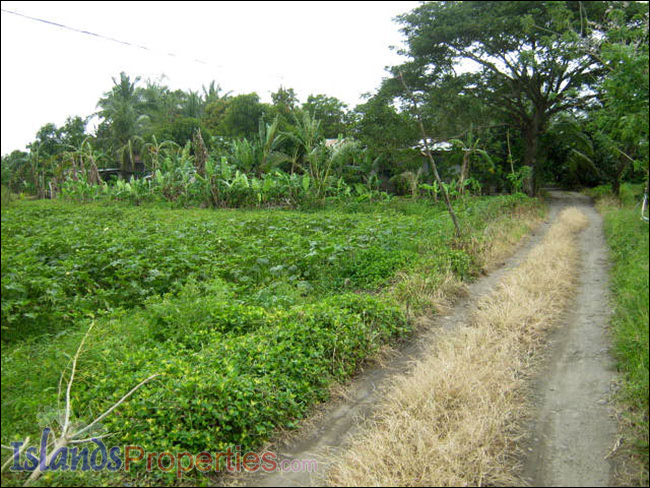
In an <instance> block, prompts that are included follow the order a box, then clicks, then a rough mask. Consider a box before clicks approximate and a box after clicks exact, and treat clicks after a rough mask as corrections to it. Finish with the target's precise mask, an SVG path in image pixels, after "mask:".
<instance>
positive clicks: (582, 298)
mask: <svg viewBox="0 0 650 488" xmlns="http://www.w3.org/2000/svg"><path fill="white" fill-rule="evenodd" d="M556 197H558V198H560V199H562V200H567V199H568V200H569V201H570V202H571V205H572V206H576V207H578V208H580V209H581V210H582V211H583V212H584V213H585V215H587V217H588V218H589V227H588V228H587V229H585V230H584V231H583V232H582V234H581V235H580V250H581V256H582V263H581V274H580V279H579V285H578V289H577V293H576V297H575V300H574V302H573V304H572V306H570V308H569V310H568V312H567V313H566V316H565V319H564V321H563V323H562V324H561V325H560V326H559V327H558V328H556V330H555V332H554V334H552V337H551V342H550V344H549V349H548V352H549V353H548V358H547V360H546V361H545V363H546V364H545V366H544V367H543V368H542V371H541V372H540V374H539V379H538V380H537V385H536V388H535V390H536V392H535V404H536V405H537V406H538V410H537V411H536V412H535V413H534V421H533V423H532V426H531V432H532V434H531V437H530V438H529V439H528V442H527V445H528V448H527V450H529V451H528V452H530V454H529V455H528V456H527V459H526V462H525V469H524V477H525V478H526V479H527V481H528V482H529V483H530V484H531V485H533V486H608V485H609V484H610V483H611V481H612V474H613V473H612V466H611V464H610V462H609V461H608V460H606V459H605V458H606V457H607V456H608V454H609V453H610V451H611V450H612V448H613V447H614V443H615V439H616V434H617V423H616V420H615V418H614V417H613V413H612V412H611V409H610V406H609V396H610V394H611V390H612V387H613V382H614V379H615V370H614V363H613V361H612V359H611V356H610V354H609V338H608V335H607V327H608V324H609V317H610V301H609V288H608V256H607V244H606V242H605V238H604V234H603V228H602V218H601V216H600V215H599V214H598V212H596V210H595V209H594V208H593V206H592V205H591V203H590V202H589V200H588V199H586V198H585V197H582V196H580V195H576V194H560V195H556Z"/></svg>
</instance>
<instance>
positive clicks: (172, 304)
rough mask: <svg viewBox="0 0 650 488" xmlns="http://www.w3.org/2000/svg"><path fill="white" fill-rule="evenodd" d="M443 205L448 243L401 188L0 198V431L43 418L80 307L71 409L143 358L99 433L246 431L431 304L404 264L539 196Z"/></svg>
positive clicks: (392, 335) (461, 257) (127, 437)
mask: <svg viewBox="0 0 650 488" xmlns="http://www.w3.org/2000/svg"><path fill="white" fill-rule="evenodd" d="M458 212H459V214H460V215H461V216H462V218H463V221H464V222H465V226H466V227H465V231H466V236H467V237H465V241H458V240H457V239H456V238H455V237H454V235H453V226H452V224H451V221H450V220H449V217H448V215H447V214H446V213H445V211H444V207H442V206H440V205H432V204H430V203H427V202H421V201H411V200H401V199H398V200H392V201H390V202H385V203H383V204H381V203H374V204H366V203H361V204H352V203H351V204H348V205H344V204H341V205H338V206H336V205H333V206H332V207H331V208H328V209H325V210H318V211H303V212H298V211H277V210H273V211H267V210H218V211H210V210H170V209H161V208H153V207H147V208H134V207H130V206H124V205H117V204H114V205H109V206H106V205H102V206H100V205H97V204H88V205H85V206H83V207H78V206H75V205H72V204H67V203H63V202H43V201H39V202H18V203H17V204H15V205H12V206H11V207H9V208H7V209H3V210H2V242H3V253H2V347H3V354H2V385H3V388H2V409H3V415H2V437H3V443H5V444H7V443H9V442H10V441H11V440H15V439H18V438H23V437H24V436H25V435H31V436H32V438H34V436H38V431H37V429H38V428H39V427H40V428H42V427H45V426H47V425H51V424H52V423H53V422H54V421H55V418H56V415H58V413H57V412H58V411H57V410H56V406H57V396H58V393H57V392H58V384H59V380H60V374H61V372H62V371H63V370H65V368H66V365H68V364H69V361H70V357H71V355H72V354H73V353H74V351H75V349H76V348H77V346H78V344H79V342H80V340H81V338H82V336H83V335H84V333H85V331H86V330H87V328H88V327H89V324H90V323H91V322H93V323H94V324H95V325H94V329H93V331H92V334H91V335H90V337H89V338H88V342H87V344H86V346H85V348H84V352H83V354H82V355H81V357H80V358H79V365H78V369H79V375H80V379H79V380H78V382H77V383H75V385H74V388H73V389H72V395H73V403H74V405H75V407H76V412H77V415H78V417H79V419H80V420H82V419H86V418H89V417H91V416H92V413H93V412H98V411H102V410H103V409H105V408H106V406H107V405H111V404H112V403H114V402H115V401H116V400H117V399H119V398H120V397H121V396H122V395H123V394H124V393H126V392H127V391H128V390H129V389H130V388H132V387H133V386H134V385H135V384H137V383H138V382H139V381H141V380H142V379H144V378H146V377H148V376H150V375H152V374H156V373H158V374H160V375H161V376H159V377H158V378H157V379H156V380H154V381H153V382H151V383H150V384H148V385H146V386H145V387H144V388H142V389H141V390H139V391H138V392H137V393H136V395H134V397H133V398H132V399H130V400H129V401H127V402H125V403H124V404H123V405H121V406H120V408H119V409H117V410H116V411H115V413H114V415H112V416H110V417H107V418H106V419H105V420H104V422H103V426H102V430H101V432H111V433H113V436H112V437H111V439H112V441H113V442H115V443H116V444H120V445H122V444H124V445H126V444H137V445H141V446H145V447H147V448H149V449H153V450H158V451H160V450H183V451H193V452H194V451H195V452H198V451H201V450H204V449H211V450H214V449H217V450H218V449H226V448H227V447H228V446H233V445H241V446H245V447H249V448H253V447H257V446H260V445H261V444H262V443H263V441H265V440H267V439H269V437H270V436H271V435H272V434H273V432H275V431H276V430H277V429H278V428H292V427H294V426H295V425H296V422H297V421H298V420H299V419H301V418H302V417H304V416H305V414H306V413H307V412H308V411H309V408H310V407H311V406H312V405H314V404H315V403H316V402H319V401H323V400H325V399H327V398H328V395H329V387H330V386H331V385H332V384H333V382H337V381H344V380H345V379H346V378H349V377H350V375H351V374H353V373H354V372H355V371H357V369H358V367H359V365H360V364H361V363H362V361H363V360H364V359H366V358H369V357H371V356H372V355H373V354H375V353H376V352H377V351H378V350H379V349H380V348H381V347H382V346H383V345H385V344H388V343H395V341H396V340H399V338H400V337H404V336H405V335H406V334H408V333H409V332H410V331H411V330H412V327H413V320H412V318H413V316H414V315H417V314H418V313H423V312H424V311H425V309H427V308H428V309H431V308H433V307H434V304H432V303H428V304H427V303H418V304H415V302H413V306H411V307H407V306H406V304H408V303H409V300H407V299H405V294H404V291H403V289H402V288H401V286H400V285H401V284H403V283H404V282H405V281H407V279H408V278H407V277H409V276H410V277H413V276H422V277H425V278H426V279H428V280H429V283H430V285H429V286H431V287H436V286H438V284H439V283H440V282H441V281H442V280H443V279H444V278H445V277H446V276H448V275H449V274H452V275H454V276H456V277H457V278H459V279H470V278H471V277H472V276H473V275H475V274H476V273H477V272H478V271H479V270H480V269H481V267H482V266H483V264H484V261H483V260H484V257H485V255H486V252H487V250H488V249H489V248H490V247H491V246H492V245H493V244H494V243H493V242H492V240H493V239H494V237H495V235H502V236H506V235H509V236H514V238H515V239H516V238H518V237H519V236H521V235H522V234H523V233H524V232H525V231H526V229H527V220H526V219H525V218H522V219H518V218H517V217H526V216H529V217H530V216H535V215H539V213H540V212H541V209H540V206H539V204H538V203H537V201H536V200H532V199H528V198H527V197H525V196H523V195H515V196H503V197H494V198H471V199H470V198H468V199H466V200H464V201H463V203H462V205H459V208H458ZM497 231H498V232H499V233H500V234H495V232H497ZM75 482H77V483H78V482H79V481H78V480H77V481H75ZM84 482H89V481H88V480H84Z"/></svg>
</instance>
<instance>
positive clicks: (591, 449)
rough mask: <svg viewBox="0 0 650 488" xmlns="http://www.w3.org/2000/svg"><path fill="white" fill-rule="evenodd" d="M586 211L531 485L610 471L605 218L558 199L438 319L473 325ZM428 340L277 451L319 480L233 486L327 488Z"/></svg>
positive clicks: (579, 202) (592, 478) (528, 466)
mask: <svg viewBox="0 0 650 488" xmlns="http://www.w3.org/2000/svg"><path fill="white" fill-rule="evenodd" d="M567 206H578V207H579V208H580V209H582V210H583V211H584V212H585V213H586V214H587V215H588V217H589V219H590V226H589V228H588V229H587V230H586V231H584V233H583V234H582V236H581V246H582V251H583V261H584V262H583V266H582V269H583V275H582V277H581V281H580V288H579V293H578V295H577V297H576V301H575V306H574V307H572V310H571V313H570V314H568V315H567V317H566V322H565V326H564V327H562V328H561V329H560V330H559V331H558V332H557V333H555V334H554V335H553V337H552V345H551V347H550V348H549V351H550V352H549V359H548V362H547V366H546V369H545V371H544V372H543V374H542V375H540V378H543V379H540V380H538V381H537V383H536V388H535V397H536V401H535V404H536V405H539V412H535V413H534V415H533V418H534V421H533V422H532V423H531V426H530V432H531V434H530V436H529V438H528V439H527V441H526V442H525V443H524V449H523V451H524V452H525V453H526V454H527V459H525V461H524V463H525V472H524V475H525V477H526V478H527V479H529V480H530V482H531V484H534V485H538V486H542V485H548V486H553V485H562V486H580V485H605V484H607V483H608V481H609V478H610V474H611V473H610V466H609V464H608V462H607V461H604V460H603V458H604V457H605V456H606V455H607V452H608V451H609V449H611V447H612V445H613V442H614V436H615V433H616V424H615V422H614V420H613V419H611V418H610V417H609V410H608V405H607V403H606V402H607V395H608V393H609V388H610V384H611V381H612V379H613V370H612V363H611V360H610V358H609V355H608V341H607V337H606V334H605V327H606V325H607V321H608V311H609V307H608V297H607V259H606V245H605V242H604V239H603V236H602V223H601V220H600V216H599V215H598V214H597V213H596V211H595V210H594V209H593V207H592V205H591V204H590V202H589V200H588V199H587V198H586V197H583V196H581V195H579V194H569V193H559V192H557V193H553V195H552V198H551V201H550V212H549V218H548V221H547V222H546V223H545V224H543V225H542V226H540V228H539V229H538V230H537V231H536V232H535V233H534V234H533V235H532V236H530V237H529V238H528V241H527V242H526V243H525V244H524V245H523V246H521V247H520V248H519V250H518V251H517V252H516V253H515V254H514V255H513V256H512V257H511V258H510V259H508V261H507V262H506V263H504V266H502V267H501V268H499V269H498V270H496V271H494V272H492V273H491V274H490V275H489V276H486V277H483V278H481V279H479V280H477V281H476V282H475V283H473V284H471V285H470V286H469V293H468V295H467V297H466V298H463V299H462V300H461V301H459V302H458V303H457V304H456V306H455V307H454V309H453V311H452V312H451V313H450V314H449V315H447V316H438V317H435V318H434V319H433V321H434V322H435V324H434V328H435V326H436V325H437V326H442V327H445V328H450V329H453V328H454V327H461V326H463V325H464V324H466V323H467V319H468V317H469V315H470V314H471V313H472V312H473V310H474V309H475V307H476V303H477V302H478V300H479V299H480V297H482V296H483V295H485V294H487V293H489V292H490V291H491V290H492V289H493V288H494V286H495V285H496V283H498V281H499V280H500V278H501V277H502V276H503V275H504V274H505V273H506V272H507V271H508V270H510V269H512V268H514V267H516V266H517V265H518V264H519V263H520V262H521V261H522V259H523V258H525V257H526V255H527V254H528V252H529V251H530V250H531V249H532V248H533V247H534V246H535V245H536V244H537V243H538V242H539V241H540V240H541V238H542V237H543V235H544V233H545V232H546V230H547V229H548V228H549V227H550V224H551V223H552V222H553V220H554V219H555V216H556V215H557V213H558V212H559V211H560V210H561V209H562V208H564V207H567ZM426 339H427V333H426V331H424V332H422V333H420V334H419V335H416V336H415V337H414V338H413V340H412V341H410V342H409V344H408V345H407V346H405V348H404V349H403V350H401V351H400V352H399V354H397V355H396V356H395V357H394V358H393V359H391V360H389V361H387V362H385V363H384V364H382V365H381V366H379V365H378V366H372V367H370V368H368V369H367V370H366V371H364V372H363V373H362V374H361V375H359V377H358V378H357V379H356V380H355V381H354V382H353V383H352V384H351V385H350V387H349V388H348V389H347V390H346V395H345V397H344V398H342V399H340V400H338V401H335V402H331V403H330V404H328V405H327V407H326V408H325V410H324V411H323V412H322V413H321V415H320V416H319V417H318V418H317V419H315V420H314V421H313V423H312V424H311V425H310V426H308V427H305V428H303V429H302V431H301V434H300V436H299V437H298V438H297V439H296V438H294V439H293V440H292V441H290V442H289V443H287V444H284V445H276V446H273V449H274V450H275V451H276V452H278V453H279V454H280V455H281V458H282V459H286V460H307V459H310V460H315V461H317V464H318V470H317V471H316V472H285V473H272V474H265V475H259V474H256V475H249V476H246V477H238V478H237V479H235V480H234V483H235V484H246V485H250V486H314V485H322V484H323V482H324V476H325V473H326V472H327V469H328V462H329V460H330V459H331V457H332V456H331V455H332V454H334V453H336V452H337V451H338V450H339V449H341V446H344V445H345V442H346V439H347V437H348V436H349V435H350V434H351V433H353V432H354V431H355V430H356V429H358V427H359V425H362V423H363V419H364V418H368V417H369V416H370V415H372V412H373V409H374V407H375V406H376V405H377V404H378V402H380V400H381V398H382V389H383V388H385V385H387V384H389V380H390V378H391V377H393V375H396V374H400V373H404V372H405V371H407V370H408V369H409V366H410V364H412V361H413V360H417V359H418V358H419V357H421V356H422V354H423V353H425V352H426V351H428V350H429V348H428V347H426V346H425V344H427V340H426Z"/></svg>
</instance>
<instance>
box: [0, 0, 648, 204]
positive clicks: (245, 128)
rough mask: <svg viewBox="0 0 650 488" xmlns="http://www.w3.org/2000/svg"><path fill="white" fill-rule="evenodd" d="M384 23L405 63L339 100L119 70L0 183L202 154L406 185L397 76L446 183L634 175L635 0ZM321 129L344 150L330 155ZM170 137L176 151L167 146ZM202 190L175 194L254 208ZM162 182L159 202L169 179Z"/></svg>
mask: <svg viewBox="0 0 650 488" xmlns="http://www.w3.org/2000/svg"><path fill="white" fill-rule="evenodd" d="M398 22H399V23H400V24H401V26H402V31H403V33H404V35H405V41H406V48H405V49H404V50H403V52H402V54H403V55H405V56H406V61H405V62H404V63H403V64H402V65H400V66H395V67H393V68H391V70H390V72H391V75H392V76H390V77H388V78H387V79H385V80H384V82H383V83H382V85H381V86H380V87H379V89H378V90H377V91H376V93H375V94H373V95H369V97H368V99H367V101H365V102H364V103H362V104H360V105H359V106H357V107H355V108H353V109H349V108H348V107H347V106H346V105H345V104H344V103H343V102H341V101H340V100H337V99H336V98H334V97H331V96H328V95H325V94H312V95H309V96H308V97H307V99H306V101H305V102H304V103H301V102H300V100H299V99H298V96H297V95H296V93H295V91H294V90H293V89H291V88H286V87H279V88H278V90H277V92H275V93H273V94H272V96H271V103H264V102H262V101H261V100H260V97H259V96H258V95H257V94H256V93H243V94H237V95H234V94H233V93H232V92H224V91H223V90H222V88H221V87H220V86H219V85H218V84H216V83H215V82H214V81H213V82H211V83H210V84H209V86H207V87H206V86H204V87H203V90H202V93H200V92H195V91H191V90H190V91H187V92H185V91H182V90H171V89H170V88H168V87H167V86H165V85H164V84H162V82H160V81H155V80H146V81H145V82H142V80H140V79H139V78H138V77H136V78H131V77H130V76H128V75H127V74H125V73H121V74H120V76H119V78H115V79H114V80H113V87H112V88H111V89H110V90H109V91H107V92H106V93H105V94H104V96H103V97H102V98H101V99H100V100H99V101H98V109H99V110H98V112H97V114H95V115H94V116H96V117H98V122H99V124H98V129H97V131H96V132H95V133H94V134H88V133H87V132H86V129H85V125H86V121H85V120H84V119H82V118H80V117H71V118H69V119H68V121H67V122H66V123H65V124H64V126H62V127H58V128H57V127H56V126H54V125H53V124H46V125H45V126H43V127H42V128H41V130H39V132H38V134H37V135H36V138H35V140H34V142H33V143H31V144H29V146H28V152H23V151H14V152H13V153H11V154H9V155H5V156H3V158H2V184H3V185H5V186H7V187H9V188H10V189H11V190H12V191H13V192H14V193H20V192H25V193H28V194H29V193H31V194H35V195H37V196H38V197H41V198H42V197H51V198H53V197H56V196H59V195H61V193H63V192H64V186H65V185H66V183H69V182H70V181H72V182H74V183H75V184H76V183H77V182H79V181H81V184H87V185H89V186H91V187H96V186H97V185H98V183H100V180H104V181H109V182H110V181H112V180H111V178H109V177H108V174H112V175H113V176H117V177H120V178H122V179H124V180H125V182H129V180H130V178H131V177H136V178H138V177H142V176H143V175H146V174H149V175H153V174H154V173H155V172H156V170H158V169H159V170H160V174H159V176H158V177H156V180H158V182H160V180H162V179H165V180H174V181H176V180H178V179H179V178H185V179H187V180H188V181H189V180H193V179H194V178H195V176H194V175H192V174H188V171H187V169H188V167H187V164H188V160H189V159H193V164H194V166H195V172H196V174H197V176H196V178H198V177H204V178H205V177H206V175H204V174H203V168H206V164H207V161H210V166H209V167H210V168H211V169H212V170H216V171H217V173H218V172H219V171H221V167H222V166H224V164H222V163H223V162H225V163H226V164H225V166H227V167H228V168H230V170H229V171H231V172H232V173H233V174H234V173H236V172H237V171H238V172H239V173H240V175H243V176H241V177H244V176H245V177H246V178H248V179H249V180H250V179H251V178H252V177H256V178H258V179H261V178H263V177H264V175H265V174H268V173H274V174H275V173H276V172H281V173H287V174H288V175H289V176H286V175H283V176H282V177H281V178H295V175H296V174H297V175H298V176H302V175H305V174H306V175H309V176H310V178H311V184H312V186H311V187H310V189H309V190H308V191H307V192H306V193H309V194H310V198H311V197H313V198H321V197H322V196H324V194H325V193H328V192H329V193H332V192H334V191H335V190H333V187H334V186H336V182H338V181H340V180H341V179H342V181H344V182H345V183H346V184H348V185H350V186H354V185H360V184H362V185H365V186H366V187H367V188H369V189H372V190H381V191H386V192H389V193H397V194H407V193H412V191H411V190H412V188H411V187H410V186H409V184H408V183H405V180H408V179H411V180H413V179H414V178H416V179H417V184H416V185H415V187H416V188H417V189H418V191H417V193H420V191H419V190H420V189H419V187H418V185H419V184H426V185H431V184H433V182H434V178H433V175H432V168H431V167H430V164H429V162H428V161H427V160H426V159H425V158H424V157H423V153H422V151H421V146H422V143H423V139H422V136H421V134H420V133H419V131H418V130H417V127H416V125H417V124H415V119H414V114H413V113H412V112H411V111H410V110H409V109H408V105H409V103H410V102H409V100H408V98H409V97H407V96H406V94H405V91H404V90H403V87H402V86H401V84H400V83H399V82H398V79H397V78H398V75H399V73H402V74H403V75H404V78H405V79H406V80H407V83H408V85H409V86H410V88H411V89H412V90H413V91H414V92H415V96H416V97H417V99H418V102H419V104H420V106H421V107H422V112H423V114H424V122H425V126H426V131H427V133H428V138H429V139H430V142H433V143H445V144H436V145H435V146H434V156H435V159H436V161H437V165H438V167H439V170H440V172H441V174H442V177H443V180H444V181H445V182H447V183H450V182H453V181H455V182H458V181H459V180H465V179H467V178H468V177H473V178H474V179H475V181H476V182H477V183H479V184H480V191H481V192H483V193H492V192H498V191H502V190H511V191H517V190H519V189H522V188H523V189H524V190H526V191H527V192H528V193H529V194H532V193H534V192H535V191H536V190H537V188H539V187H541V186H542V185H543V184H545V183H560V184H564V185H569V186H579V185H590V186H593V185H596V184H599V183H610V184H611V185H612V187H613V189H614V191H615V192H617V191H618V187H619V185H620V182H621V181H624V180H625V179H630V180H638V181H642V180H643V179H644V178H647V167H648V166H647V164H648V163H647V162H648V4H647V3H646V2H618V1H606V2H604V1H603V2H427V3H424V4H423V5H421V6H420V7H418V8H416V9H415V10H413V11H412V12H409V13H405V14H404V15H402V16H400V17H399V19H398ZM337 138H342V139H343V140H344V141H345V143H346V144H343V146H345V148H346V150H345V151H338V152H339V154H338V155H337V156H336V157H335V156H333V155H332V154H331V153H332V152H333V151H332V150H333V149H334V147H335V144H333V141H334V140H335V139H337ZM326 141H329V142H326ZM454 141H455V142H454ZM182 148H186V150H185V152H184V156H183V157H178V156H177V155H176V156H175V155H170V154H171V153H176V154H178V153H181V152H183V149H182ZM333 158H338V160H337V161H336V162H334V161H333V160H332V159H333ZM162 161H165V164H164V165H163V164H162ZM103 168H116V169H119V172H113V173H105V172H103V171H101V170H102V169H103ZM98 170H100V171H98ZM178 173H182V176H179V174H178ZM212 176H213V175H208V176H207V178H210V177H212ZM216 178H218V179H223V180H227V179H228V178H227V177H226V178H223V176H222V175H220V174H219V175H218V176H216ZM272 179H273V178H272ZM315 180H318V181H315ZM176 183H177V182H175V183H174V185H176ZM255 184H268V185H272V183H270V182H265V183H261V182H258V183H255ZM165 185H167V183H165ZM165 185H163V186H165ZM73 186H74V185H73ZM131 186H133V184H131ZM167 186H168V185H167ZM205 186H206V188H204V189H203V190H199V192H201V191H202V192H203V193H204V197H203V198H197V197H196V195H194V196H192V197H191V198H190V202H191V204H193V205H194V204H201V203H202V204H204V205H210V204H214V203H215V199H216V200H218V205H219V206H242V205H244V206H248V205H250V204H251V203H253V204H259V203H260V202H259V199H258V198H257V199H256V197H253V198H244V200H243V201H237V199H234V200H232V201H231V200H229V199H226V200H225V201H221V200H220V198H219V197H215V196H214V195H212V196H209V194H210V193H211V192H214V191H215V189H214V188H212V186H213V185H212V184H211V183H209V182H208V183H207V184H206V185H205ZM66 190H68V194H70V191H69V190H70V189H69V185H68V188H66ZM99 190H100V189H99V188H90V189H88V191H87V192H89V193H93V192H98V191H99ZM276 190H277V191H285V192H286V191H288V190H284V189H279V188H278V189H276ZM79 191H80V190H79ZM79 191H78V192H79ZM84 191H85V190H84ZM102 191H103V190H102ZM165 191H168V192H171V193H170V194H165V198H167V199H171V200H174V199H176V198H177V196H178V195H177V192H183V191H185V190H179V189H177V188H174V189H172V190H169V188H167V190H165ZM165 191H163V194H164V193H165ZM274 191H275V190H274ZM78 192H77V193H78ZM285 196H286V197H287V200H288V204H289V205H293V204H295V202H294V201H293V200H294V197H293V195H288V194H286V193H285ZM84 198H87V195H86V196H85V197H84ZM135 200H136V201H138V200H139V199H138V198H137V197H136V198H135ZM276 203H277V202H276Z"/></svg>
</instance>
